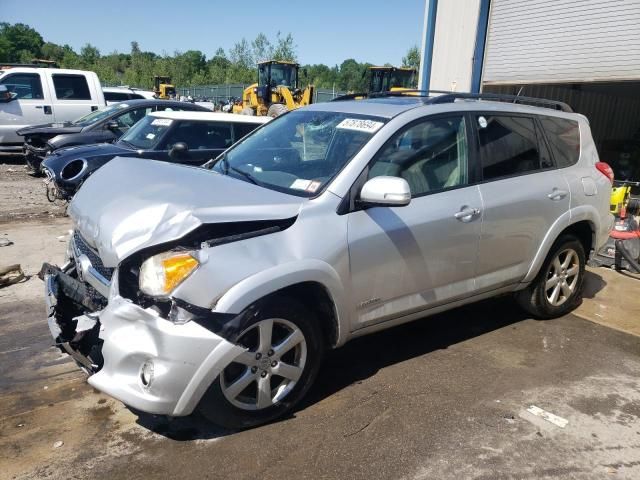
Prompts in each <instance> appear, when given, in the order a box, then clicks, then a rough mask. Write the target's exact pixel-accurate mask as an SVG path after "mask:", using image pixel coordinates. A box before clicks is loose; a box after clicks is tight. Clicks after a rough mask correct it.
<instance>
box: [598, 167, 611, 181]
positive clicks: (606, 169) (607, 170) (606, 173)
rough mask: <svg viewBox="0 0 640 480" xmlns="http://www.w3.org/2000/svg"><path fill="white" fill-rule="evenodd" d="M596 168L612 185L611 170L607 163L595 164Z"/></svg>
mask: <svg viewBox="0 0 640 480" xmlns="http://www.w3.org/2000/svg"><path fill="white" fill-rule="evenodd" d="M596 168H597V169H598V171H599V172H600V173H602V174H603V175H604V176H605V177H607V178H608V179H609V181H610V182H611V183H613V169H612V168H611V167H610V166H609V164H608V163H605V162H597V163H596Z"/></svg>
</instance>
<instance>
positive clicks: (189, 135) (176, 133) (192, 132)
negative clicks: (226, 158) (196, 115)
mask: <svg viewBox="0 0 640 480" xmlns="http://www.w3.org/2000/svg"><path fill="white" fill-rule="evenodd" d="M163 143H164V148H163V150H164V153H165V158H163V160H167V161H170V162H175V163H186V164H189V165H202V164H203V163H205V162H206V161H207V160H210V159H212V158H216V157H217V156H218V155H219V154H220V153H222V152H223V151H225V150H226V149H227V148H229V147H230V146H231V144H232V143H233V135H232V130H231V125H230V124H229V123H227V122H211V121H201V120H198V121H196V120H193V121H181V122H180V123H179V124H178V125H176V126H175V127H174V128H173V129H172V130H171V131H170V132H169V133H168V134H167V138H166V139H164V140H163ZM176 143H184V144H186V145H187V151H186V152H184V153H182V154H181V155H180V156H170V152H171V147H173V145H175V144H176Z"/></svg>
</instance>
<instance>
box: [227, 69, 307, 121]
mask: <svg viewBox="0 0 640 480" xmlns="http://www.w3.org/2000/svg"><path fill="white" fill-rule="evenodd" d="M299 69H300V65H298V64H297V63H293V62H280V61H275V60H269V61H266V62H261V63H259V64H258V83H254V84H253V85H250V86H248V87H247V88H245V90H244V92H243V93H242V105H234V107H233V113H241V114H243V115H258V116H265V115H268V116H270V117H277V116H278V115H281V114H283V113H284V112H287V111H289V110H294V109H296V108H299V107H304V106H305V105H310V104H311V103H313V86H312V85H309V86H307V88H305V89H304V90H301V89H300V88H299V87H298V70H299Z"/></svg>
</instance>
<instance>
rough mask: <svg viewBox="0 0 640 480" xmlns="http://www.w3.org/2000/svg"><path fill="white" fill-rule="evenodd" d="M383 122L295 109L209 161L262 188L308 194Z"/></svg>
mask: <svg viewBox="0 0 640 480" xmlns="http://www.w3.org/2000/svg"><path fill="white" fill-rule="evenodd" d="M385 122H386V119H383V118H379V117H372V116H365V115H359V114H352V113H342V112H319V111H305V110H296V111H293V112H290V113H287V114H285V115H282V116H281V117H278V118H276V119H274V120H271V121H270V122H269V123H267V124H265V125H264V126H263V127H262V128H260V129H258V130H256V131H255V132H254V133H253V134H252V135H249V136H248V137H245V138H244V139H243V140H242V141H241V142H240V143H237V144H236V146H235V147H233V148H232V149H230V150H228V151H227V152H226V153H225V154H223V156H221V157H218V159H217V161H216V162H215V163H212V164H211V165H213V169H214V170H215V171H218V172H220V173H226V174H229V175H233V176H235V177H237V178H239V179H241V180H246V181H249V182H254V183H257V184H259V185H262V186H263V187H266V188H271V189H273V190H279V191H282V192H286V193H290V194H292V195H297V196H304V197H312V196H315V195H316V194H317V193H319V192H320V191H321V190H322V189H323V187H324V186H325V185H326V184H327V183H328V182H329V181H330V180H331V179H332V178H333V177H334V176H335V175H336V174H337V173H338V172H339V171H340V170H341V169H342V167H344V165H346V164H347V163H348V162H349V161H350V160H351V159H352V158H353V157H354V155H356V154H357V153H358V152H359V151H360V149H361V148H362V147H363V146H364V145H365V144H366V143H367V142H368V141H369V140H370V139H371V138H372V137H373V136H374V135H375V133H376V132H377V131H378V130H379V129H380V128H381V127H382V126H383V125H384V124H385Z"/></svg>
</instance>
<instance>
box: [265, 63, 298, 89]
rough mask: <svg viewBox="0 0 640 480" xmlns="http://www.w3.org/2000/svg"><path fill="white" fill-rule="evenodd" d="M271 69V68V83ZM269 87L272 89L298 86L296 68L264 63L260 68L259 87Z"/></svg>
mask: <svg viewBox="0 0 640 480" xmlns="http://www.w3.org/2000/svg"><path fill="white" fill-rule="evenodd" d="M269 68H271V81H270V82H269ZM267 84H268V85H269V86H270V87H277V86H280V85H282V86H287V87H290V88H294V87H295V86H296V67H295V65H286V64H284V65H283V64H278V63H263V64H261V65H260V66H259V67H258V85H267Z"/></svg>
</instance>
